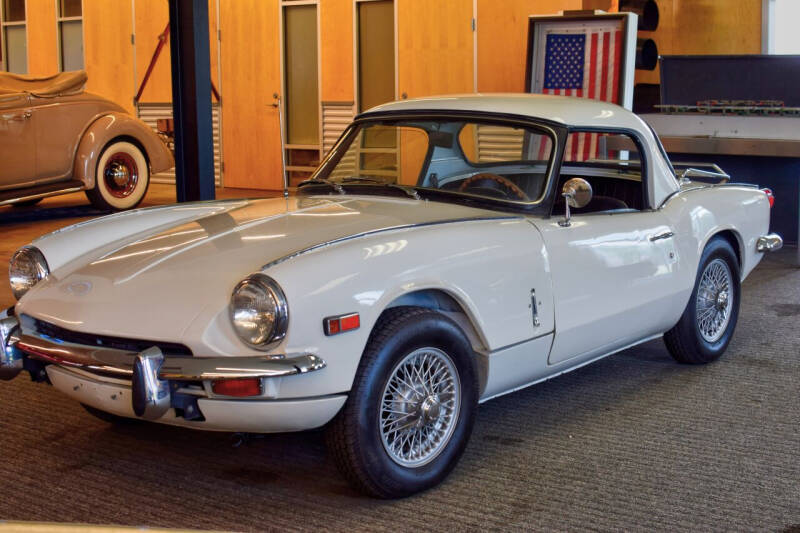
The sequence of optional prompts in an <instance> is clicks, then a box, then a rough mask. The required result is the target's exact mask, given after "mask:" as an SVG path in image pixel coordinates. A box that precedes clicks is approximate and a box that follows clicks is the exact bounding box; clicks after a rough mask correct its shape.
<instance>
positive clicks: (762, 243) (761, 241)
mask: <svg viewBox="0 0 800 533" xmlns="http://www.w3.org/2000/svg"><path fill="white" fill-rule="evenodd" d="M781 248H783V239H782V238H781V236H780V235H778V234H777V233H770V234H769V235H764V236H762V237H759V238H758V240H757V241H756V251H758V252H775V251H777V250H780V249H781Z"/></svg>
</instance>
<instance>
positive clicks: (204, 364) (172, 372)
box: [14, 334, 325, 381]
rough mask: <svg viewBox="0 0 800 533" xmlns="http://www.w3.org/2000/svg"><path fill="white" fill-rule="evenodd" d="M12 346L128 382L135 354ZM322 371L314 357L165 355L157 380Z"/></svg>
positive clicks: (25, 343) (40, 344)
mask: <svg viewBox="0 0 800 533" xmlns="http://www.w3.org/2000/svg"><path fill="white" fill-rule="evenodd" d="M15 341H16V342H15V343H14V345H15V347H16V348H17V349H19V350H20V351H22V352H24V353H25V354H26V355H27V356H28V357H32V358H34V359H38V360H40V361H44V362H46V363H52V364H56V365H60V366H66V367H74V368H81V369H83V370H87V371H90V372H95V373H99V374H107V375H110V376H113V377H117V378H122V379H131V377H132V375H133V366H134V361H135V360H136V358H137V357H138V356H139V354H137V353H133V352H126V351H122V350H114V349H109V348H94V347H91V346H83V345H78V344H69V343H63V342H57V341H55V340H51V339H48V338H44V337H39V336H36V335H29V334H21V335H19V337H18V338H17V339H15ZM322 368H325V361H323V360H322V359H321V358H320V357H318V356H316V355H313V354H304V355H299V356H294V357H283V358H276V357H275V356H247V357H189V356H172V357H170V356H169V355H166V356H164V363H163V364H162V365H161V367H160V369H159V372H158V378H159V379H166V380H174V381H202V380H206V379H239V378H275V377H284V376H293V375H295V374H306V373H308V372H313V371H315V370H320V369H322Z"/></svg>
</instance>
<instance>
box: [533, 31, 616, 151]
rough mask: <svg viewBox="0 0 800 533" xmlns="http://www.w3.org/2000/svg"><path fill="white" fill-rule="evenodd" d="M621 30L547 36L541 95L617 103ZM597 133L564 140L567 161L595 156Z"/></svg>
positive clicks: (581, 134)
mask: <svg viewBox="0 0 800 533" xmlns="http://www.w3.org/2000/svg"><path fill="white" fill-rule="evenodd" d="M621 64H622V31H620V30H619V29H605V30H603V29H587V30H586V31H585V32H584V33H550V34H548V35H547V36H546V41H545V54H544V87H543V89H542V93H544V94H557V95H562V96H577V97H581V98H592V99H594V100H602V101H604V102H613V103H615V104H616V103H619V76H620V65H621ZM597 138H598V135H597V134H596V133H578V134H572V135H569V136H568V137H567V146H566V147H565V150H564V159H565V160H566V161H586V160H587V159H592V158H594V157H597Z"/></svg>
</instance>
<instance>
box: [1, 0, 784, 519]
mask: <svg viewBox="0 0 800 533" xmlns="http://www.w3.org/2000/svg"><path fill="white" fill-rule="evenodd" d="M789 2H791V0H731V1H725V2H723V1H718V0H657V2H654V3H657V5H658V10H659V12H660V17H659V22H658V24H657V28H655V29H654V30H650V31H647V30H642V31H638V32H637V33H638V35H637V37H638V38H640V39H649V40H651V41H652V42H653V43H654V44H655V45H656V46H657V52H656V55H657V56H675V57H686V56H689V57H693V56H702V57H714V56H736V57H739V58H744V59H743V60H749V59H748V58H750V57H753V58H755V57H759V58H762V57H766V56H769V55H770V54H773V55H776V56H781V57H786V58H791V59H793V60H794V61H795V62H796V63H797V64H800V56H793V55H791V54H800V42H798V41H797V39H796V38H795V40H794V41H793V42H794V44H791V42H792V41H791V39H790V38H789V37H786V41H785V42H789V43H790V44H789V45H786V44H784V43H785V42H784V41H781V40H780V38H782V36H783V35H784V34H781V33H780V31H783V30H780V28H782V27H783V26H781V25H780V23H779V22H778V20H779V18H780V17H779V14H778V15H776V12H777V10H779V9H780V8H781V6H783V5H787V4H788V3H789ZM170 3H175V4H176V5H178V4H180V3H181V2H180V1H179V0H169V2H168V1H167V0H3V3H2V6H0V7H2V9H0V31H2V35H3V37H2V41H0V48H1V49H2V56H1V57H2V60H0V70H5V71H8V72H15V73H18V74H23V75H30V76H49V75H52V74H54V73H57V72H59V71H67V70H85V71H86V72H87V74H88V82H87V84H86V90H87V91H91V92H93V93H96V94H99V95H101V96H103V97H104V98H107V99H109V100H111V101H112V102H114V103H116V104H117V105H119V106H121V107H122V108H123V109H124V110H125V111H126V112H127V113H128V114H130V115H132V116H134V117H137V118H139V119H141V120H142V121H143V122H145V123H146V124H148V126H150V127H151V128H153V130H158V129H159V128H160V127H162V126H164V124H165V121H167V120H169V119H172V118H173V110H172V109H173V108H172V105H173V102H174V100H175V97H174V94H175V93H174V91H175V88H174V84H173V81H174V80H173V73H174V72H175V68H176V63H180V59H179V58H172V57H171V56H170V48H171V44H170V34H169V31H168V28H167V29H165V25H167V23H168V22H169V21H170ZM637 4H638V3H637V2H635V1H634V2H628V3H626V2H625V0H503V2H502V3H499V2H497V1H496V0H441V1H439V0H437V1H435V2H431V1H424V0H209V1H208V6H207V7H208V11H207V13H208V32H207V35H208V38H209V41H208V50H209V64H208V71H209V73H210V76H209V78H210V79H209V81H210V82H211V85H212V86H213V90H214V91H215V92H216V91H218V93H217V95H216V96H211V95H209V96H211V97H210V98H208V102H204V105H206V106H207V107H208V116H207V117H206V118H207V120H208V124H210V131H207V132H206V133H207V135H204V136H202V138H201V139H199V141H200V145H199V146H200V148H198V147H195V149H194V151H192V149H191V147H190V148H186V150H187V151H186V152H185V153H186V154H188V156H187V159H188V158H191V157H193V156H194V157H204V158H205V166H203V165H202V164H201V165H200V166H199V167H198V166H195V167H192V166H191V165H186V166H185V168H184V169H183V170H177V174H178V176H177V184H176V170H169V171H166V172H163V173H159V174H155V175H153V176H152V177H151V185H150V187H149V190H148V191H147V194H146V196H145V197H144V200H143V202H142V203H141V204H140V205H139V207H151V206H158V205H169V204H173V203H175V202H176V201H178V200H201V199H202V200H206V199H212V198H216V199H232V198H251V197H280V196H283V194H284V190H285V189H287V188H288V193H289V194H292V195H293V194H294V193H295V190H296V186H297V185H298V184H299V183H300V182H302V181H303V180H304V179H307V178H308V177H309V176H310V175H311V174H312V172H313V171H314V169H315V168H316V167H317V165H318V164H319V163H320V161H321V160H323V159H324V157H325V155H326V154H327V153H328V151H329V150H330V149H331V148H332V146H333V145H334V144H335V142H336V140H337V139H338V138H339V136H340V135H341V134H342V132H343V131H344V129H345V127H346V126H347V124H349V122H350V121H351V120H352V119H353V118H354V117H355V116H357V115H358V113H360V112H362V111H365V110H367V109H369V108H371V107H373V106H375V105H378V104H381V103H384V102H387V101H392V100H402V99H407V98H408V99H411V98H417V97H423V96H431V95H442V94H464V93H476V92H478V93H486V92H510V93H524V92H530V87H529V86H528V85H527V77H528V76H529V74H527V73H526V69H528V68H529V57H528V53H529V49H528V46H529V33H528V32H529V20H530V19H529V17H532V16H533V17H535V16H545V15H553V14H558V13H561V12H564V11H567V12H570V11H572V12H577V11H582V12H583V13H584V14H586V13H591V12H592V10H595V9H597V10H604V11H607V12H611V13H616V12H620V11H624V10H625V9H626V7H630V6H634V5H637ZM19 6H22V7H21V8H20V7H19ZM790 8H791V6H790V7H785V9H790ZM788 12H789V11H787V13H788ZM109 21H113V22H112V23H109ZM782 46H788V48H781V47H782ZM791 46H794V47H795V48H794V49H792V48H791ZM662 59H663V58H662ZM662 65H664V63H661V65H654V66H653V67H652V68H641V69H640V68H637V70H636V71H635V75H634V76H635V77H634V79H633V80H632V81H631V83H632V84H633V85H632V86H633V87H634V92H633V110H634V111H635V112H637V113H642V114H645V115H648V114H653V115H655V114H659V113H661V112H662V111H661V109H660V107H657V106H659V105H662V104H664V103H665V102H664V100H663V96H664V90H665V89H664V85H663V84H664V78H663V77H662V69H661V66H662ZM748 65H750V63H748ZM200 70H202V69H200ZM734 77H735V76H734ZM790 80H791V81H800V79H797V80H794V78H790ZM679 81H680V79H679ZM769 81H772V80H769ZM684 82H685V80H684ZM672 83H673V85H672V87H675V85H674V83H675V80H672ZM793 87H796V85H793V84H791V83H787V85H786V86H781V87H778V88H776V86H774V85H770V84H769V83H767V82H766V81H765V83H764V87H762V88H760V89H762V91H761V92H759V93H758V94H757V95H754V96H753V100H756V99H757V100H759V101H761V100H778V99H779V98H778V97H777V96H774V95H775V94H778V93H780V94H783V93H784V92H785V91H787V90H789V91H791V90H793ZM659 91H660V95H659ZM184 103H186V102H184ZM189 103H192V102H189ZM667 103H670V102H667ZM786 105H787V106H790V105H791V102H789V101H788V99H787V103H786ZM795 105H796V106H797V107H800V104H795ZM197 107H198V108H200V107H202V106H201V105H199V104H198V106H197ZM186 109H190V108H189V107H187V108H186ZM757 114H759V113H758V112H757ZM665 115H666V112H665ZM733 115H734V116H731V117H726V119H731V120H732V121H733V122H731V123H730V124H732V125H729V124H728V123H726V124H725V125H724V128H728V129H727V130H725V131H732V130H733V129H736V130H737V131H738V130H742V131H745V130H748V128H755V129H758V128H762V126H760V125H759V124H760V123H759V124H756V122H755V120H751V119H754V118H755V119H757V120H761V119H762V118H766V119H767V120H770V119H773V118H775V119H777V120H778V121H781V122H780V124H784V123H785V121H791V120H800V119H798V118H797V117H796V116H795V115H791V114H790V113H782V114H781V116H780V117H773V116H767V117H764V116H762V114H759V116H757V117H752V116H750V115H748V114H747V113H741V114H737V113H734V114H733ZM648 116H649V115H648ZM667 116H668V115H667ZM175 119H176V120H175V122H179V119H178V117H177V116H175ZM702 119H703V117H701V121H702ZM657 120H658V118H657V119H656V121H657ZM159 121H161V123H160V124H159ZM748 121H750V122H748ZM666 122H669V119H667V121H666ZM666 122H658V123H657V124H656V123H654V124H653V127H654V128H655V130H656V132H657V133H659V135H661V137H662V140H663V141H664V145H665V148H666V150H667V152H668V153H669V154H670V156H671V157H672V158H673V159H674V160H675V161H699V160H703V161H705V162H709V163H717V164H719V165H720V166H721V167H722V168H724V169H725V171H727V172H729V173H730V174H731V175H732V176H733V178H735V180H736V181H741V182H747V183H756V184H758V185H759V186H767V187H769V188H770V189H772V190H773V191H774V193H775V198H776V203H775V207H774V208H773V210H772V226H771V228H770V229H771V230H774V231H777V232H778V233H780V234H782V235H783V238H784V243H785V246H784V248H783V249H782V250H780V251H779V252H777V253H774V254H767V255H766V256H765V258H764V260H763V261H762V262H761V264H760V265H759V266H758V267H757V268H756V270H755V271H754V272H753V273H752V274H751V275H750V276H749V277H748V278H747V279H746V281H745V282H744V283H743V285H742V298H741V302H742V307H741V310H740V314H739V321H738V326H737V327H738V329H737V331H736V334H735V336H734V337H733V341H732V343H731V345H730V347H729V348H728V351H727V352H726V354H725V356H724V357H723V358H721V359H720V360H719V361H717V362H715V363H713V364H710V365H705V366H701V367H697V366H688V365H676V364H675V363H674V362H673V360H672V359H671V357H670V356H669V354H668V352H667V350H666V348H665V347H664V344H663V342H662V341H661V340H660V339H658V340H654V341H650V342H647V343H645V344H641V345H639V346H636V347H633V348H630V349H627V350H624V351H622V352H619V353H617V354H615V355H613V356H611V357H608V358H606V359H603V360H601V361H599V362H597V363H594V364H592V365H589V366H586V367H584V368H581V369H579V370H576V371H574V372H570V373H568V374H565V375H563V376H561V377H558V378H556V379H552V380H549V381H547V382H544V383H541V384H539V385H537V386H534V387H529V388H527V389H524V390H520V391H517V392H515V393H514V394H509V395H506V396H503V397H500V398H497V399H494V400H491V401H489V402H487V403H485V404H482V405H481V406H480V409H479V410H478V415H477V420H476V423H475V429H474V431H473V434H472V437H471V440H470V443H469V445H468V447H467V449H466V452H465V454H464V456H463V457H462V459H461V462H460V463H459V466H458V468H456V470H455V471H454V472H453V473H452V474H451V475H450V477H449V478H447V479H446V480H445V481H444V482H443V483H442V484H441V485H440V486H439V487H437V488H434V489H432V490H429V491H427V492H424V493H422V494H418V495H414V496H411V497H409V498H405V499H399V500H390V501H379V500H372V499H368V498H365V497H363V496H362V495H361V494H359V493H358V492H356V491H355V490H353V489H352V488H350V486H349V485H348V484H347V482H346V481H345V480H344V479H343V478H342V477H341V476H340V475H339V474H338V472H337V470H336V467H335V465H334V463H333V461H332V460H331V458H330V457H329V456H328V455H327V453H326V450H325V446H324V443H323V436H322V432H321V431H316V430H315V431H310V432H303V433H287V434H271V435H250V434H229V433H213V432H197V431H191V430H188V429H180V428H173V427H167V426H161V425H157V424H150V423H146V422H140V421H132V422H131V423H130V424H126V425H110V424H107V423H104V422H103V421H101V420H98V419H96V418H94V417H91V416H89V415H88V414H87V413H86V412H85V411H84V410H83V409H82V408H81V406H80V405H79V404H78V403H76V402H74V401H71V400H68V399H66V398H64V397H63V396H62V395H60V394H59V393H58V392H57V391H55V390H52V388H49V387H42V386H40V385H38V384H35V383H32V382H29V381H28V380H27V378H25V379H16V380H14V381H10V382H0V405H3V406H4V409H3V412H2V414H0V449H1V450H2V454H0V455H1V456H2V459H0V492H2V493H3V494H4V497H3V498H0V531H3V530H4V529H8V530H14V528H22V529H24V528H26V527H28V528H29V527H34V525H36V524H38V523H52V525H50V526H43V527H53V528H56V529H55V530H57V527H58V524H64V525H66V524H91V525H111V526H138V527H149V528H179V529H209V530H226V531H262V530H284V529H287V530H288V529H291V530H295V529H300V530H307V529H334V530H404V531H405V530H417V529H419V530H441V529H446V528H448V529H458V530H479V529H480V530H483V529H489V528H491V529H501V530H531V529H533V530H586V529H600V530H610V529H619V530H670V531H672V530H704V531H705V530H719V529H725V530H770V531H785V532H796V531H800V481H798V480H800V461H798V450H800V409H799V408H800V394H798V392H800V385H798V383H800V328H798V325H800V268H799V265H800V254H799V252H798V248H797V243H798V233H799V232H800V225H799V224H798V220H800V214H798V208H799V206H800V163H798V161H800V136H798V134H797V133H796V132H793V131H789V133H786V135H785V137H781V136H771V137H768V138H767V137H765V138H760V139H757V141H758V142H755V141H754V140H753V139H752V138H751V137H744V139H741V138H737V135H738V133H731V134H730V138H726V139H727V140H726V142H722V141H720V142H716V141H715V142H710V141H708V139H707V138H704V136H703V135H702V134H700V135H698V134H697V132H694V131H692V132H689V131H688V130H687V127H686V125H685V123H684V124H681V123H678V124H677V125H675V124H673V123H666ZM170 124H171V123H170ZM753 124H756V125H755V126H754V125H753ZM765 124H778V122H774V123H765ZM174 127H175V129H176V130H180V128H184V127H185V125H182V124H175V126H174ZM781 127H783V126H781ZM661 128H663V130H662V129H661ZM181 131H184V133H178V135H179V136H180V135H189V136H190V135H192V134H193V133H194V134H195V135H196V134H197V131H198V127H197V126H196V125H195V128H194V129H193V130H191V129H187V130H181ZM759 131H760V130H759ZM781 131H782V130H781ZM781 134H782V133H781ZM742 136H744V134H742ZM705 137H713V135H712V134H709V135H706V136H705ZM698 138H699V140H698ZM731 139H733V140H731ZM204 142H205V143H206V144H202V143H204ZM209 145H210V146H211V147H212V153H209V152H208V150H205V152H204V153H202V154H199V155H198V150H199V151H200V152H203V150H204V149H203V148H202V147H203V146H209ZM177 153H182V152H176V154H177ZM2 159H3V147H2V146H0V165H2V164H3V162H2ZM187 169H188V170H187ZM765 170H766V171H767V172H766V175H765ZM182 180H185V181H182ZM187 184H188V185H187ZM0 185H2V184H1V183H0ZM203 186H205V187H206V188H205V189H203ZM182 187H183V189H182ZM203 190H205V193H203V192H202V191H203ZM187 191H188V192H187ZM103 214H105V213H104V212H102V211H99V210H97V209H96V208H94V207H92V206H90V205H89V203H88V202H87V200H86V197H85V196H84V194H83V193H82V192H76V193H72V194H65V195H59V196H52V197H47V198H44V199H42V200H41V201H40V202H39V203H37V204H36V205H33V206H25V207H20V206H10V205H0V234H1V235H2V239H0V264H2V265H6V264H7V263H8V261H9V260H10V259H11V256H12V254H13V253H14V252H15V251H16V250H17V249H19V248H20V247H22V246H24V245H26V244H28V243H30V242H31V241H32V240H34V239H35V238H37V237H38V236H40V235H42V234H45V233H48V232H51V231H55V230H57V229H60V228H63V227H66V226H68V225H71V224H75V223H78V222H82V221H86V220H91V219H93V218H95V217H97V216H101V215H103ZM8 281H9V279H8V272H7V270H6V269H5V267H4V268H2V269H0V309H7V308H9V307H11V306H13V305H14V304H15V298H14V297H13V296H12V292H11V290H10V288H9V283H8ZM43 494H44V497H43ZM4 521H5V522H4Z"/></svg>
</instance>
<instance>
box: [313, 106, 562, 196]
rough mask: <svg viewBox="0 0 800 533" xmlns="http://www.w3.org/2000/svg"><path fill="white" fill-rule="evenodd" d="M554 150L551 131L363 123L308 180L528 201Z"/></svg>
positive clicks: (451, 123)
mask: <svg viewBox="0 0 800 533" xmlns="http://www.w3.org/2000/svg"><path fill="white" fill-rule="evenodd" d="M552 152H553V133H552V132H551V131H549V130H547V129H545V128H541V129H539V128H536V127H533V126H520V125H517V124H510V123H508V122H500V121H496V122H492V121H475V120H465V119H454V118H447V119H435V120H399V121H385V120H382V121H375V122H363V123H360V124H357V125H355V126H354V127H353V128H352V129H351V130H350V131H349V133H348V134H347V135H346V137H345V139H344V140H343V142H342V143H341V144H339V145H338V146H337V147H336V148H335V149H334V152H333V153H332V154H331V156H330V157H329V158H328V159H327V160H326V161H325V162H324V163H323V165H322V166H321V167H320V169H319V170H318V171H317V172H316V173H315V174H314V175H313V176H312V179H311V180H309V182H306V183H307V184H314V183H317V184H323V183H324V184H327V185H329V186H331V187H333V188H334V190H336V191H337V192H340V193H342V192H351V190H352V189H355V188H358V189H359V190H358V191H357V192H362V191H363V190H364V189H366V187H367V186H372V187H373V188H374V189H375V190H378V191H380V190H384V191H389V190H391V189H398V188H400V186H402V188H403V189H405V190H406V192H407V193H408V194H410V195H413V196H416V195H417V194H418V193H419V194H424V193H425V192H426V191H447V192H448V193H452V194H456V195H469V196H472V197H476V196H477V197H484V198H491V199H494V200H502V201H508V202H515V203H532V202H537V201H539V200H540V199H541V197H542V195H543V193H544V190H545V184H546V182H547V171H548V166H549V162H550V160H551V158H552ZM362 185H363V186H365V187H364V188H361V186H362Z"/></svg>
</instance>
